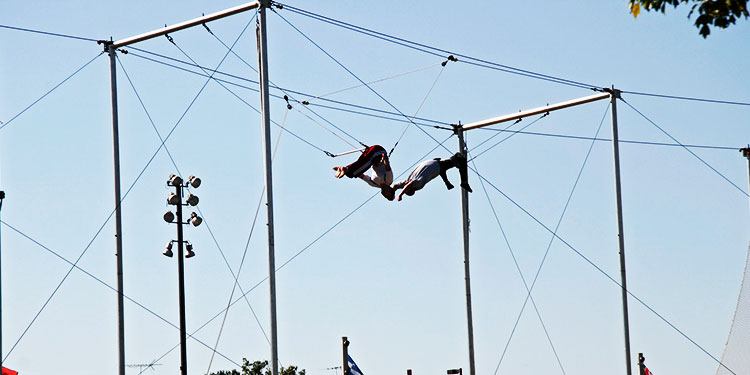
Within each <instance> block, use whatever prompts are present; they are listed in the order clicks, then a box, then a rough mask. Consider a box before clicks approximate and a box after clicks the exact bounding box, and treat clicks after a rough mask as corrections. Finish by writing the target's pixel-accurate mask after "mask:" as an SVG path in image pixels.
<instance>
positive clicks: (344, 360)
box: [341, 336, 351, 375]
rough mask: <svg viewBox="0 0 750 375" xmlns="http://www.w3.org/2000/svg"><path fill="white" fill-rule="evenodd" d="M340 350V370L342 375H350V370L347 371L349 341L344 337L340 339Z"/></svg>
mask: <svg viewBox="0 0 750 375" xmlns="http://www.w3.org/2000/svg"><path fill="white" fill-rule="evenodd" d="M341 348H342V350H341V353H342V357H341V360H342V362H341V363H342V364H341V368H342V369H343V375H350V374H351V369H349V340H347V339H346V336H344V337H342V338H341Z"/></svg>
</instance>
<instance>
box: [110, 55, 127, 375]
mask: <svg viewBox="0 0 750 375" xmlns="http://www.w3.org/2000/svg"><path fill="white" fill-rule="evenodd" d="M106 46H107V52H109V76H110V84H111V91H112V143H113V152H114V170H115V240H116V246H117V252H116V254H115V255H116V258H117V317H118V319H117V321H118V323H117V337H118V346H119V366H118V369H119V374H120V375H125V307H124V305H125V302H124V300H123V281H122V205H121V204H120V202H121V198H120V132H119V120H118V114H117V66H116V64H115V60H116V59H117V55H116V53H117V50H116V49H115V48H114V46H113V45H112V43H111V42H109V43H107V45H106Z"/></svg>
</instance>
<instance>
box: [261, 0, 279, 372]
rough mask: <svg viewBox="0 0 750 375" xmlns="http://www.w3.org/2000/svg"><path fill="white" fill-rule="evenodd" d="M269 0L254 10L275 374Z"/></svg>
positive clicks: (276, 355) (272, 354)
mask: <svg viewBox="0 0 750 375" xmlns="http://www.w3.org/2000/svg"><path fill="white" fill-rule="evenodd" d="M270 6H271V1H270V0H261V1H260V7H259V10H258V29H257V37H258V60H259V63H258V66H259V69H258V75H259V78H260V79H259V80H260V102H261V120H262V121H263V151H264V154H265V159H264V160H265V162H264V164H265V167H266V212H267V217H268V284H269V292H270V304H271V363H272V365H271V368H272V370H273V372H272V373H271V374H272V375H278V373H279V353H278V351H279V349H278V345H279V344H278V335H277V332H276V260H275V255H274V254H275V253H274V236H273V185H272V180H273V179H272V174H271V169H272V168H271V111H270V108H269V105H268V50H267V42H266V8H268V7H270Z"/></svg>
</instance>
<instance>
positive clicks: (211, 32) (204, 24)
mask: <svg viewBox="0 0 750 375" xmlns="http://www.w3.org/2000/svg"><path fill="white" fill-rule="evenodd" d="M201 14H202V15H203V16H205V15H206V13H201ZM201 25H203V27H205V28H206V31H208V33H209V34H211V35H214V32H213V31H211V29H209V28H208V25H206V23H205V22H203V23H202V24H201Z"/></svg>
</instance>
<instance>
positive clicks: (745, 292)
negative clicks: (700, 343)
mask: <svg viewBox="0 0 750 375" xmlns="http://www.w3.org/2000/svg"><path fill="white" fill-rule="evenodd" d="M721 363H722V364H720V365H719V368H718V369H717V370H716V375H731V374H735V375H739V374H750V246H749V247H748V257H747V260H746V262H745V274H744V276H743V277H742V287H741V288H740V296H739V298H738V299H737V309H736V310H735V312H734V319H733V320H732V328H731V329H730V330H729V338H727V345H726V346H725V347H724V354H722V356H721Z"/></svg>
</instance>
